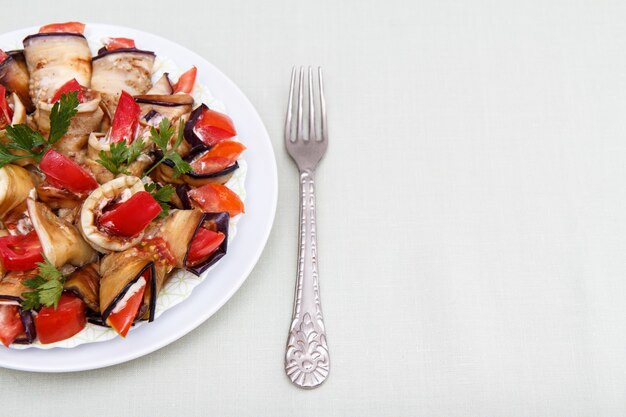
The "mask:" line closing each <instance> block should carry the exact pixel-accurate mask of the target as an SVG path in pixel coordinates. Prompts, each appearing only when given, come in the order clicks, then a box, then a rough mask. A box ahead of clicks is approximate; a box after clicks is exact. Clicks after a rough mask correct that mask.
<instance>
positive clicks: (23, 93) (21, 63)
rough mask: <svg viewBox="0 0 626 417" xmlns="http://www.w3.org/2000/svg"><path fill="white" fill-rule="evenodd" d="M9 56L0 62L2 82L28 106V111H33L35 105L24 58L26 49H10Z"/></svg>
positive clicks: (0, 82) (0, 81) (0, 78)
mask: <svg viewBox="0 0 626 417" xmlns="http://www.w3.org/2000/svg"><path fill="white" fill-rule="evenodd" d="M6 54H7V55H8V56H7V58H6V59H5V60H4V61H2V62H1V63H0V84H2V85H3V86H4V87H5V88H6V89H7V91H8V92H10V93H15V94H17V96H18V97H19V98H20V101H21V102H22V104H24V106H25V107H26V111H27V112H28V113H31V112H33V111H34V110H35V105H34V104H33V102H32V100H31V99H30V95H29V93H28V81H29V79H30V75H29V74H28V67H27V66H26V59H25V58H24V51H22V50H19V51H8V52H6Z"/></svg>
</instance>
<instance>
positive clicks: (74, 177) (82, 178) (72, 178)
mask: <svg viewBox="0 0 626 417" xmlns="http://www.w3.org/2000/svg"><path fill="white" fill-rule="evenodd" d="M39 169H40V170H41V171H42V172H43V173H44V174H46V179H47V180H48V182H49V183H50V184H52V185H54V186H55V187H58V188H64V189H66V190H70V191H71V192H73V193H76V194H84V193H89V192H91V191H93V190H95V189H96V188H98V182H96V180H95V178H94V177H92V176H91V174H90V173H89V172H87V171H86V170H85V169H84V168H83V167H81V166H80V165H78V164H77V163H76V162H74V161H72V160H71V159H70V158H68V157H67V156H65V155H63V154H62V153H59V152H57V151H55V150H54V149H48V150H47V151H46V153H45V154H44V155H43V158H41V162H40V163H39Z"/></svg>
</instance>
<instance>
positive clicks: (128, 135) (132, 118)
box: [109, 91, 141, 143]
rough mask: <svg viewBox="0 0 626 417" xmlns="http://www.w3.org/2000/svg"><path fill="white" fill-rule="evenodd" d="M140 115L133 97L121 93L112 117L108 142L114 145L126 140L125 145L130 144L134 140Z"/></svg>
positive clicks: (124, 92)
mask: <svg viewBox="0 0 626 417" xmlns="http://www.w3.org/2000/svg"><path fill="white" fill-rule="evenodd" d="M140 115H141V108H140V107H139V104H137V103H136V102H135V99H134V98H133V96H131V95H130V94H128V93H127V92H126V91H122V94H121V95H120V100H119V101H118V103H117V108H116V109H115V115H114V116H113V123H112V125H111V133H110V134H109V141H110V142H112V143H115V142H121V141H123V140H124V139H126V142H127V143H131V142H132V141H133V140H135V134H136V132H137V127H138V126H139V116H140Z"/></svg>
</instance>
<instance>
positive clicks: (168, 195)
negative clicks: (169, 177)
mask: <svg viewBox="0 0 626 417" xmlns="http://www.w3.org/2000/svg"><path fill="white" fill-rule="evenodd" d="M145 188H146V191H147V192H149V193H150V194H151V195H152V197H154V199H155V200H156V201H157V203H159V205H160V206H161V213H159V217H167V215H168V214H169V212H170V206H169V204H168V203H169V202H170V200H171V199H172V196H173V195H174V192H176V189H175V188H174V187H172V186H171V185H169V184H168V185H164V186H163V187H161V188H157V185H156V184H155V183H150V184H146V186H145Z"/></svg>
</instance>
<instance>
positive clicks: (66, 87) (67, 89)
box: [50, 78, 85, 103]
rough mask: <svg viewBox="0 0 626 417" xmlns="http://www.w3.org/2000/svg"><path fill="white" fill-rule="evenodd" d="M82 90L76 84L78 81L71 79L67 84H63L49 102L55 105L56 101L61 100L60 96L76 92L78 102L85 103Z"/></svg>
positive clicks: (81, 87)
mask: <svg viewBox="0 0 626 417" xmlns="http://www.w3.org/2000/svg"><path fill="white" fill-rule="evenodd" d="M83 90H84V88H83V86H82V85H80V84H78V81H76V78H72V79H71V80H69V81H68V82H66V83H65V84H63V85H62V86H61V87H60V88H59V89H58V90H57V92H56V93H54V96H52V99H51V100H50V103H56V102H57V101H59V100H61V95H63V94H67V93H71V92H74V91H76V92H77V94H76V97H77V98H78V102H79V103H84V102H85V95H84V92H83Z"/></svg>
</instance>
